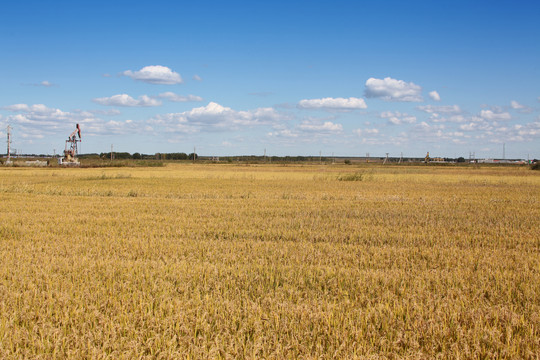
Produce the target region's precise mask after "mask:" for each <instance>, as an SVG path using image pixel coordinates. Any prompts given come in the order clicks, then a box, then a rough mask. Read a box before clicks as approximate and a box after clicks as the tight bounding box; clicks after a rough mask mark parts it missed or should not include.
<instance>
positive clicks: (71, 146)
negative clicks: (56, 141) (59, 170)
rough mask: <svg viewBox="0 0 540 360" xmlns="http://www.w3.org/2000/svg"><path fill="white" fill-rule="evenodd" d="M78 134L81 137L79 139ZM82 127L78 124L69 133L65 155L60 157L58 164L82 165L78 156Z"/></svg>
mask: <svg viewBox="0 0 540 360" xmlns="http://www.w3.org/2000/svg"><path fill="white" fill-rule="evenodd" d="M77 136H78V137H79V138H78V139H77ZM81 141H82V140H81V128H80V127H79V124H77V128H76V129H75V130H74V131H73V132H72V133H71V135H69V137H68V139H67V140H66V148H65V150H64V157H62V158H59V159H58V164H60V165H63V166H80V165H81V163H80V162H79V159H78V158H77V155H78V154H79V153H78V149H77V143H78V142H81Z"/></svg>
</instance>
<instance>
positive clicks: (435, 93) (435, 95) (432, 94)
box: [429, 90, 441, 101]
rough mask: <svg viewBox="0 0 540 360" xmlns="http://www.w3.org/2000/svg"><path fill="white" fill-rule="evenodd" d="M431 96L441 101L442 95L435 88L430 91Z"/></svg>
mask: <svg viewBox="0 0 540 360" xmlns="http://www.w3.org/2000/svg"><path fill="white" fill-rule="evenodd" d="M429 97H430V98H431V99H432V100H434V101H441V96H440V95H439V93H438V92H436V91H435V90H433V91H431V92H430V93H429Z"/></svg>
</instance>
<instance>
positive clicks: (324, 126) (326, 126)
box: [298, 121, 343, 132]
mask: <svg viewBox="0 0 540 360" xmlns="http://www.w3.org/2000/svg"><path fill="white" fill-rule="evenodd" d="M298 128H299V129H300V130H304V131H316V132H341V131H342V130H343V126H342V125H341V124H336V123H333V122H331V121H325V122H312V121H303V122H302V123H301V124H300V125H298Z"/></svg>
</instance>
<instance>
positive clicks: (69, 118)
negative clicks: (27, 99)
mask: <svg viewBox="0 0 540 360" xmlns="http://www.w3.org/2000/svg"><path fill="white" fill-rule="evenodd" d="M2 109H4V110H7V111H11V112H13V113H14V114H13V115H10V116H8V117H7V120H8V121H9V123H11V124H15V125H16V126H17V127H18V128H19V129H20V132H21V133H22V135H21V137H23V138H38V139H39V138H43V137H44V136H45V135H47V136H48V135H55V134H59V133H61V134H69V132H71V131H73V129H74V128H75V124H77V123H79V124H81V128H82V130H83V134H125V133H127V131H128V130H130V129H131V130H133V131H136V130H137V126H136V124H135V123H133V122H131V121H130V120H127V121H105V120H103V119H100V118H97V117H96V116H95V113H94V112H91V111H81V110H76V111H62V110H60V109H55V108H50V107H47V106H46V105H43V104H34V105H28V104H14V105H10V106H5V107H3V108H2Z"/></svg>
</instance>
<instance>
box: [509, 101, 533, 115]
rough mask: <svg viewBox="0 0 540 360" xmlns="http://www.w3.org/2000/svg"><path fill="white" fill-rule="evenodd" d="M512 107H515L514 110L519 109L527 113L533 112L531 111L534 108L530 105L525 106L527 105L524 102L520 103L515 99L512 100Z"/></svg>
mask: <svg viewBox="0 0 540 360" xmlns="http://www.w3.org/2000/svg"><path fill="white" fill-rule="evenodd" d="M510 107H512V109H514V110H517V111H519V112H520V113H526V114H528V113H531V112H532V109H531V108H530V107H528V106H525V105H522V104H520V103H518V102H517V101H515V100H512V101H511V102H510Z"/></svg>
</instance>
